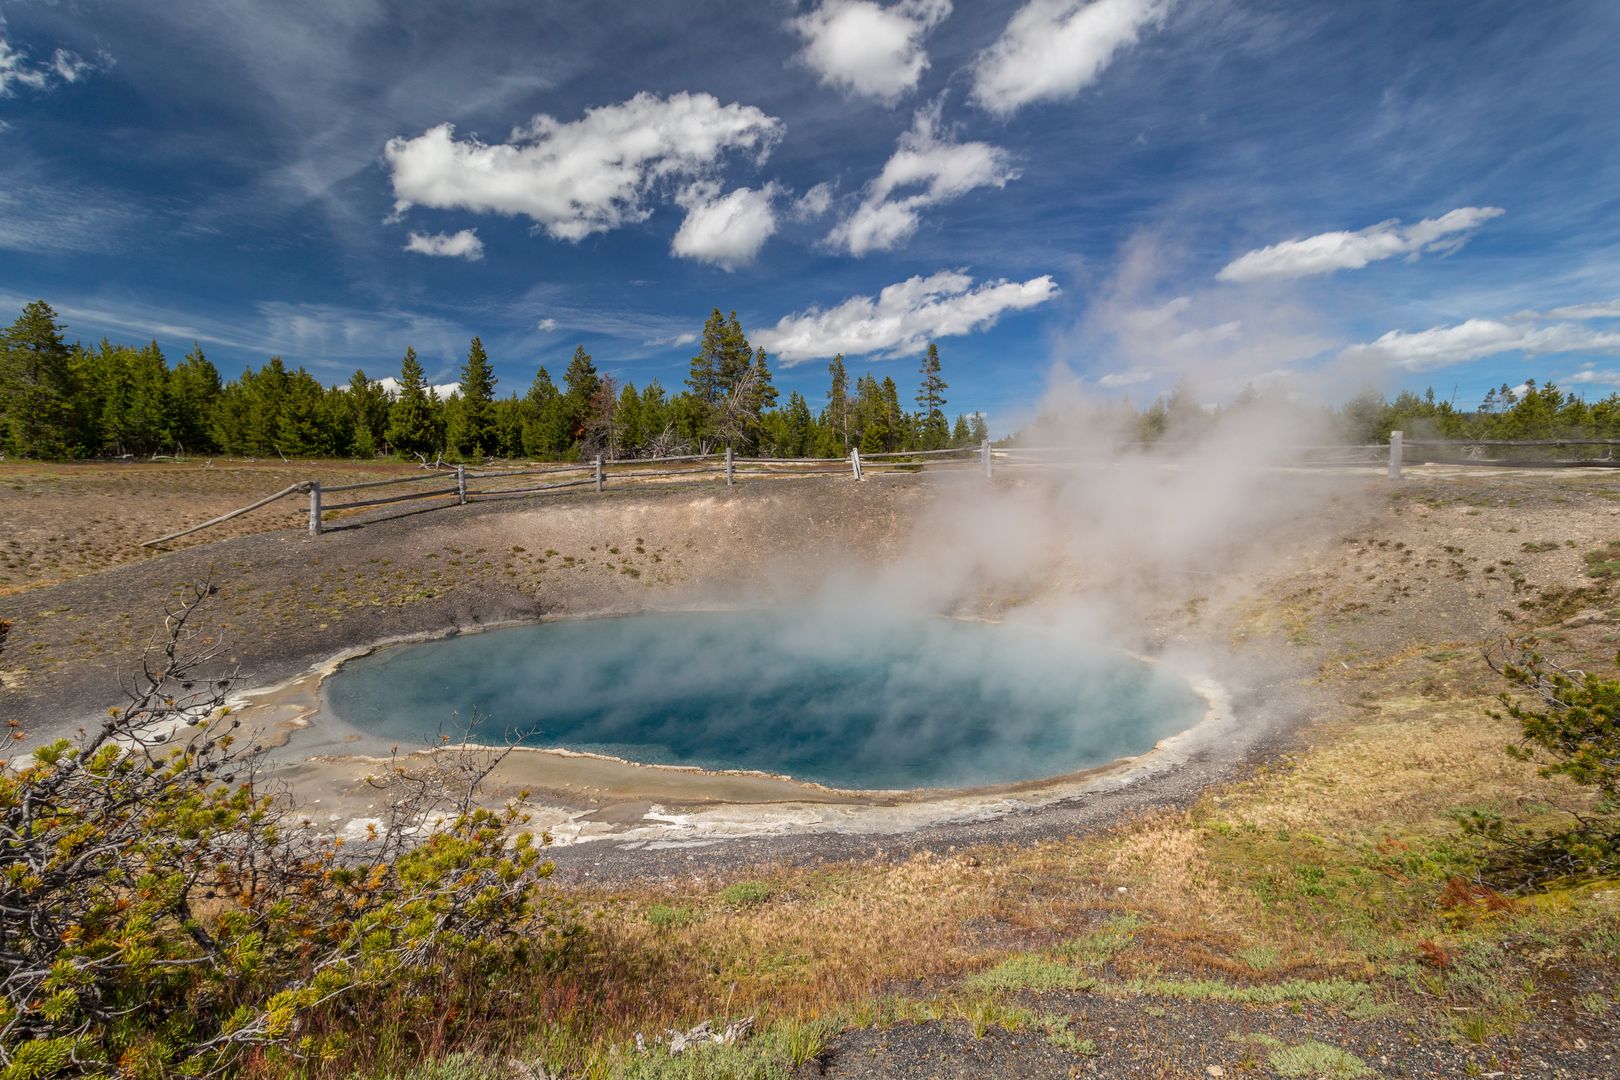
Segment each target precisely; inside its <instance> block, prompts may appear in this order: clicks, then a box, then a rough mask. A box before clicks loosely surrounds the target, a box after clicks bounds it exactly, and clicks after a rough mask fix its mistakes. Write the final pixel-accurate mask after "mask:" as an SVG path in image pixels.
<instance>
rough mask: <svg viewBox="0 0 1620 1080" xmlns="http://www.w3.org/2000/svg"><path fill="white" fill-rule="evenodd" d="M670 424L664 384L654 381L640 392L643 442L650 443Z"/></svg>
mask: <svg viewBox="0 0 1620 1080" xmlns="http://www.w3.org/2000/svg"><path fill="white" fill-rule="evenodd" d="M670 423H671V417H670V406H669V398H668V396H667V395H666V394H665V393H664V384H663V383H661V382H659V381H658V380H657V379H654V380H652V381H651V382H649V383H648V384H647V385H646V386H645V387H643V388H642V391H641V430H642V431H643V432H645V438H644V440H643V441H645V442H651V441H653V440H654V439H657V438H658V437H659V436H660V435H662V434H663V433H664V431H665V429H667V428H668V427H669V426H670Z"/></svg>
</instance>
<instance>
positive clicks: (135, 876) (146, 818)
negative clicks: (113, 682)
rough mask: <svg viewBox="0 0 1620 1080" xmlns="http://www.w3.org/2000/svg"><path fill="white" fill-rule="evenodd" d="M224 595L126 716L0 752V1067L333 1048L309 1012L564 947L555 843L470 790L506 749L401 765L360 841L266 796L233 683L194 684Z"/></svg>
mask: <svg viewBox="0 0 1620 1080" xmlns="http://www.w3.org/2000/svg"><path fill="white" fill-rule="evenodd" d="M212 592H213V589H212V587H211V586H208V585H198V586H195V587H194V588H193V590H192V591H191V593H190V595H189V596H188V597H187V598H186V600H185V601H184V602H183V603H182V604H181V605H180V606H179V607H178V608H176V609H175V610H173V611H171V612H170V613H169V615H168V618H167V620H166V633H165V634H164V635H163V637H162V641H161V645H160V646H159V648H158V649H156V650H155V651H154V652H153V653H152V654H151V655H149V656H148V658H147V661H146V663H145V664H144V669H143V672H142V675H141V677H140V680H139V683H138V688H137V689H136V690H135V691H133V692H132V693H131V700H130V703H129V705H128V706H126V707H124V708H122V709H115V710H113V711H112V712H111V713H110V714H109V716H108V718H107V720H106V721H105V722H103V724H102V725H101V726H100V728H99V729H97V730H96V731H94V732H91V733H87V734H84V735H82V736H80V738H78V739H77V740H59V741H56V742H53V743H50V744H47V745H44V746H40V747H38V748H36V749H35V750H34V751H33V753H32V754H29V755H24V756H20V757H17V758H13V759H10V760H5V761H0V942H4V946H3V947H0V1076H3V1077H6V1078H7V1080H11V1078H19V1080H20V1078H23V1077H50V1076H58V1075H64V1074H97V1075H106V1074H109V1073H112V1072H114V1071H116V1072H118V1073H119V1074H120V1075H124V1076H133V1077H160V1076H165V1077H166V1076H174V1075H177V1074H178V1075H185V1074H202V1073H226V1072H231V1071H233V1067H234V1066H235V1065H236V1064H237V1063H238V1062H239V1061H240V1060H241V1059H242V1058H244V1057H245V1056H247V1055H249V1054H252V1055H256V1056H257V1057H259V1058H260V1059H261V1060H264V1059H274V1058H277V1057H282V1058H295V1059H311V1060H319V1059H322V1058H325V1057H329V1056H332V1055H335V1054H337V1053H339V1052H341V1051H342V1049H343V1040H342V1037H341V1036H340V1035H339V1034H337V1032H338V1031H339V1030H341V1028H342V1027H343V1025H338V1024H330V1023H328V1024H324V1025H316V1024H312V1023H311V1021H312V1020H313V1019H314V1018H316V1017H327V1018H330V1017H331V1016H332V1015H333V1014H334V1013H339V1014H342V1013H343V1012H344V1010H353V1012H351V1013H348V1014H347V1015H348V1016H349V1018H350V1019H351V1020H352V1019H353V1018H354V1016H355V1015H357V1014H361V1013H363V1011H364V1005H363V1002H364V1000H365V998H366V995H367V994H368V993H379V994H381V993H387V994H392V995H394V996H395V997H398V996H400V995H401V994H402V993H409V992H410V991H411V990H412V988H414V987H417V986H422V987H428V986H433V985H438V983H437V982H436V980H440V979H442V978H443V977H445V976H447V975H453V974H456V973H460V972H464V971H466V970H467V968H468V965H474V964H480V963H503V962H507V961H521V960H522V959H523V958H524V957H525V956H526V955H528V954H529V953H532V952H535V951H538V950H540V949H543V948H545V947H546V945H547V943H548V942H550V941H551V940H552V939H551V937H550V936H549V935H550V934H551V933H552V932H553V931H554V930H555V929H556V923H555V922H554V920H553V919H552V917H551V914H550V908H549V906H548V905H547V903H546V901H545V897H544V895H543V894H542V892H541V888H540V886H541V882H542V881H543V880H544V878H545V877H546V876H547V875H548V874H549V873H550V870H551V866H550V864H549V863H547V862H544V861H543V860H542V858H541V844H542V843H543V840H542V841H541V842H540V843H537V842H536V841H535V839H534V838H533V837H532V836H530V835H528V834H526V833H523V834H520V835H518V836H517V838H516V839H515V841H514V840H511V839H510V833H511V827H512V826H514V825H516V824H518V823H519V821H520V818H519V817H518V815H517V814H516V812H515V811H513V810H510V809H509V810H508V811H507V812H506V813H504V814H496V813H492V812H490V811H487V810H481V809H478V808H476V807H475V805H474V804H473V801H472V792H473V790H474V788H475V787H476V785H477V783H478V782H479V781H480V780H482V779H483V777H484V776H486V775H487V774H488V772H489V770H490V769H491V768H493V765H494V763H495V761H496V760H498V757H499V755H498V754H496V755H493V756H492V755H488V754H484V755H464V754H460V753H457V752H449V751H446V752H445V753H443V754H441V755H434V758H433V764H432V765H430V766H429V767H427V768H426V769H421V770H407V769H405V768H404V767H403V766H402V765H401V764H400V762H399V761H398V760H397V759H396V761H395V762H393V763H392V767H391V768H390V770H389V772H388V773H387V775H386V777H385V778H383V779H380V780H377V781H375V782H374V783H375V786H377V787H378V788H380V789H381V794H382V798H381V800H380V801H381V803H382V805H383V807H384V809H383V810H382V812H381V816H380V817H379V818H378V819H377V821H376V823H375V825H374V826H373V827H372V829H371V830H370V834H369V835H368V836H367V837H366V838H365V839H363V840H361V841H359V842H356V843H352V844H347V845H346V844H345V843H344V840H343V839H342V838H341V837H335V836H331V835H323V834H321V833H319V832H317V831H316V830H315V829H314V828H313V826H311V825H309V824H308V823H307V822H305V821H303V820H302V819H301V818H300V816H299V814H298V811H297V809H296V807H294V806H292V805H291V803H290V802H289V801H287V800H286V799H284V798H281V797H278V795H276V794H273V793H272V792H271V791H269V790H267V787H266V784H265V782H264V781H263V779H262V778H261V777H260V775H259V769H260V766H261V763H262V762H261V756H262V755H261V753H260V751H259V750H258V748H256V747H251V746H243V745H241V744H240V743H238V742H237V740H236V736H235V729H236V727H237V722H236V721H234V720H232V719H230V718H229V717H228V716H227V715H225V712H226V710H224V709H223V708H222V707H223V704H224V701H225V698H226V695H227V693H228V691H229V689H230V686H231V680H230V679H229V678H225V679H216V678H210V677H205V676H204V674H203V673H204V671H206V670H207V665H208V664H209V663H210V661H212V660H213V659H214V658H215V655H216V654H217V651H218V645H217V644H216V643H213V642H211V640H210V639H209V638H207V637H204V636H202V635H200V634H199V633H198V632H197V631H196V630H195V629H194V628H193V627H192V626H191V625H190V623H191V620H192V617H193V615H194V613H195V612H196V610H197V608H198V606H200V605H201V604H202V603H203V602H204V600H205V599H206V598H207V597H208V596H209V595H210V594H211V593H212ZM213 640H214V642H217V639H213ZM21 734H22V733H21V732H20V731H19V730H17V728H16V726H15V725H13V736H14V738H16V739H20V738H21ZM519 928H522V929H523V930H525V931H526V932H525V933H522V934H519V933H515V932H514V931H517V930H518V929H519ZM347 1026H348V1029H349V1030H351V1031H353V1030H363V1029H364V1026H365V1025H363V1024H359V1023H350V1024H348V1025H347ZM326 1030H330V1031H331V1032H333V1033H332V1034H328V1035H317V1034H313V1033H312V1032H316V1031H326Z"/></svg>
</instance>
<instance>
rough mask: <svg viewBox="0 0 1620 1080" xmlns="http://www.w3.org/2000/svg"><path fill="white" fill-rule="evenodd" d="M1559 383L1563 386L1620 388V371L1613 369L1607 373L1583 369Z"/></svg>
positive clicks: (1565, 377) (1560, 380) (1566, 376)
mask: <svg viewBox="0 0 1620 1080" xmlns="http://www.w3.org/2000/svg"><path fill="white" fill-rule="evenodd" d="M1558 383H1559V385H1561V386H1562V385H1575V386H1620V371H1615V370H1614V369H1613V368H1611V369H1609V370H1607V371H1597V370H1594V369H1593V368H1583V369H1582V370H1580V371H1577V372H1574V373H1572V374H1569V375H1565V376H1564V377H1563V378H1562V379H1559V380H1558Z"/></svg>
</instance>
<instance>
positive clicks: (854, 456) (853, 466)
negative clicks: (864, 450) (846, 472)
mask: <svg viewBox="0 0 1620 1080" xmlns="http://www.w3.org/2000/svg"><path fill="white" fill-rule="evenodd" d="M849 468H850V471H851V472H853V473H854V474H855V479H857V480H859V479H860V478H861V448H860V447H858V446H852V447H850V448H849Z"/></svg>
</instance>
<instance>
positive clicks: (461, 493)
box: [456, 465, 467, 506]
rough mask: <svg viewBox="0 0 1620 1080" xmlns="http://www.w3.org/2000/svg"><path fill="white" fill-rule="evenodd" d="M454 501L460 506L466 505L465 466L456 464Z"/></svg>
mask: <svg viewBox="0 0 1620 1080" xmlns="http://www.w3.org/2000/svg"><path fill="white" fill-rule="evenodd" d="M456 501H457V503H459V504H460V505H462V506H466V505H467V466H465V465H457V466H456Z"/></svg>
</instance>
